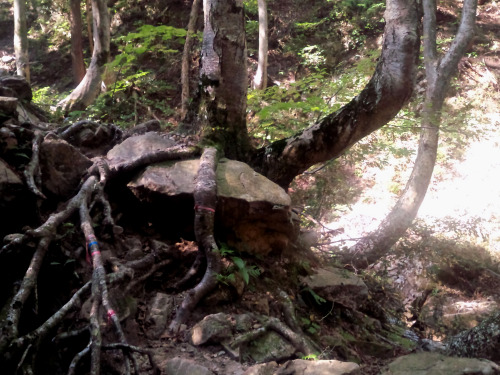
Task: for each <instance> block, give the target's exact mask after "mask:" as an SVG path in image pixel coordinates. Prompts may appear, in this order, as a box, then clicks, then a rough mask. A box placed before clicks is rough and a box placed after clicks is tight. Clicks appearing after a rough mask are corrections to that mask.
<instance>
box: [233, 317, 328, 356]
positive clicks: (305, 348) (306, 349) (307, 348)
mask: <svg viewBox="0 0 500 375" xmlns="http://www.w3.org/2000/svg"><path fill="white" fill-rule="evenodd" d="M251 316H252V317H253V318H254V319H255V320H257V321H258V322H259V323H260V324H261V325H262V327H259V328H256V329H254V330H252V331H249V332H246V333H243V334H241V335H239V336H237V337H235V338H234V339H233V340H232V341H230V342H228V343H227V344H226V346H228V347H229V349H230V351H232V350H234V349H236V348H238V347H240V346H241V345H244V344H246V343H248V342H251V341H253V340H255V339H257V338H258V337H260V336H262V335H263V334H264V333H266V332H269V331H274V332H276V333H278V334H279V335H281V336H282V337H284V338H285V339H286V340H287V341H289V342H290V343H291V344H292V345H293V346H294V347H295V349H296V350H297V351H298V352H300V353H302V354H303V355H311V354H318V353H320V352H321V349H320V348H318V347H317V346H316V345H315V344H314V343H313V342H312V341H311V340H309V339H308V338H307V337H306V336H305V335H304V334H303V333H302V331H299V332H295V331H294V330H292V329H291V328H290V327H289V326H287V325H286V324H285V323H283V322H282V321H281V320H279V319H278V318H274V317H269V316H263V315H256V314H251Z"/></svg>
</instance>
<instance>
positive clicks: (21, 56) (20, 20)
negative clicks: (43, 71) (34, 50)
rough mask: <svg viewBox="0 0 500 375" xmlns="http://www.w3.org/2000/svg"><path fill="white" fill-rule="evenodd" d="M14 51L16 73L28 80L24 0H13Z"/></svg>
mask: <svg viewBox="0 0 500 375" xmlns="http://www.w3.org/2000/svg"><path fill="white" fill-rule="evenodd" d="M14 53H15V55H16V70H17V75H20V76H21V77H24V78H26V81H28V82H30V65H29V55H28V29H27V27H26V1H25V0H14Z"/></svg>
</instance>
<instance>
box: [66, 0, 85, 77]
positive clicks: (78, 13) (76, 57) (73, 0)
mask: <svg viewBox="0 0 500 375" xmlns="http://www.w3.org/2000/svg"><path fill="white" fill-rule="evenodd" d="M69 3H70V25H71V61H72V63H73V81H74V82H75V83H76V84H78V83H80V81H81V80H82V79H83V77H85V64H84V62H83V38H82V27H83V23H82V10H81V8H80V5H81V2H80V0H70V2H69Z"/></svg>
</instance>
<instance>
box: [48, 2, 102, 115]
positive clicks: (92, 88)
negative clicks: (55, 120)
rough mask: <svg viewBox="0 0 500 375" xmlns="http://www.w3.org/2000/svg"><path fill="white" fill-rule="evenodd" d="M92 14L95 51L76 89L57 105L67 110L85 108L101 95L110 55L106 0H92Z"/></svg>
mask: <svg viewBox="0 0 500 375" xmlns="http://www.w3.org/2000/svg"><path fill="white" fill-rule="evenodd" d="M92 16H93V19H94V22H93V28H94V52H93V53H92V59H91V61H90V66H89V68H88V69H87V73H86V74H85V77H84V78H83V80H82V81H81V82H80V84H79V85H78V86H77V87H76V89H75V90H74V91H73V92H72V93H71V94H70V95H69V96H67V97H66V98H64V99H63V100H61V101H60V102H59V103H58V104H57V106H58V107H60V108H62V109H63V110H64V111H65V112H71V111H75V110H83V109H85V108H86V107H87V106H89V105H90V104H92V103H93V102H94V100H95V99H96V98H97V96H98V95H99V92H100V90H101V83H102V74H103V72H104V66H105V64H106V63H107V62H108V57H109V41H110V23H109V14H108V7H107V4H106V1H104V0H92Z"/></svg>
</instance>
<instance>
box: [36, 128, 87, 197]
mask: <svg viewBox="0 0 500 375" xmlns="http://www.w3.org/2000/svg"><path fill="white" fill-rule="evenodd" d="M91 165H92V162H91V161H90V160H89V159H88V158H87V157H85V156H84V155H83V154H82V153H80V151H78V150H77V149H76V148H75V147H73V146H72V145H70V144H69V143H68V142H66V141H63V140H62V139H58V138H52V137H50V136H49V137H46V138H45V139H44V141H43V143H42V144H41V146H40V166H41V169H42V186H43V188H44V190H45V191H46V192H48V193H50V194H52V195H55V196H59V197H62V198H69V197H70V196H71V195H72V194H73V193H74V192H75V190H76V189H77V188H78V185H79V183H80V180H81V178H82V176H83V175H84V173H85V172H86V171H87V169H88V168H89V167H90V166H91Z"/></svg>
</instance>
